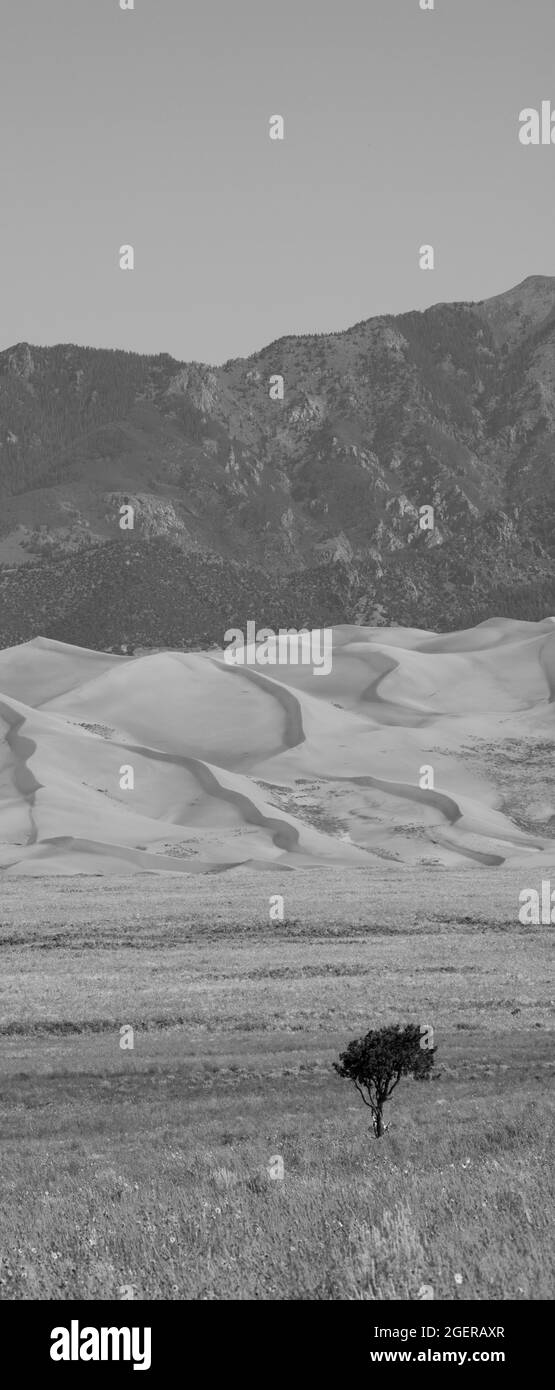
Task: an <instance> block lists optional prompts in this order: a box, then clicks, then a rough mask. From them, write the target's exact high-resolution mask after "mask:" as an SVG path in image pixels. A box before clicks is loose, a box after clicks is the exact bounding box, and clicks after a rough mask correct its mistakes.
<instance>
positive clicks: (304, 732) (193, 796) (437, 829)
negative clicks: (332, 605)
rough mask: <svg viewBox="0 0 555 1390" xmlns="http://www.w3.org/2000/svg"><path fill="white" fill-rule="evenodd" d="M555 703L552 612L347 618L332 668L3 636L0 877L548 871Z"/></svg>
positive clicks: (553, 837)
mask: <svg viewBox="0 0 555 1390" xmlns="http://www.w3.org/2000/svg"><path fill="white" fill-rule="evenodd" d="M554 703H555V623H554V621H553V619H551V618H547V619H546V620H545V621H544V622H541V623H525V622H513V621H511V620H509V619H501V618H494V619H491V620H490V621H489V622H486V623H482V624H480V625H479V626H478V627H476V628H473V629H470V630H468V631H465V632H458V633H449V634H446V635H437V634H433V633H429V632H424V631H419V630H417V629H406V630H403V629H399V628H391V629H389V628H361V627H338V628H336V629H335V630H334V638H333V664H332V669H331V671H330V673H329V675H325V676H323V675H319V676H315V675H314V672H313V670H312V668H311V667H309V666H303V665H297V664H294V663H293V662H291V661H289V662H288V663H286V664H280V665H275V666H272V665H267V666H250V667H249V666H247V667H240V666H239V667H233V666H229V665H227V664H226V662H225V661H224V658H223V653H222V652H210V653H183V652H158V653H152V654H150V655H145V656H139V657H117V656H112V655H110V654H106V653H101V652H92V651H91V652H89V651H86V650H85V649H83V648H78V647H71V646H67V645H66V644H64V643H62V642H53V641H49V640H47V639H45V638H37V639H36V640H35V641H33V642H28V643H26V644H24V645H23V646H20V647H15V648H10V649H8V650H5V651H0V871H2V872H3V873H5V874H9V875H14V874H52V873H64V874H67V873H93V874H105V873H120V874H121V873H135V872H155V873H164V872H168V871H171V872H185V873H219V872H224V871H228V870H230V869H233V868H234V867H238V866H241V865H246V864H248V865H250V866H254V867H257V868H260V869H265V868H267V869H271V868H272V866H275V865H276V864H277V863H279V864H280V866H281V867H284V868H290V869H294V868H295V867H300V866H303V867H307V866H313V867H315V868H317V867H318V866H319V865H322V864H330V863H332V864H333V863H337V864H346V865H348V864H351V865H352V866H353V867H357V868H360V867H365V866H369V865H370V864H371V863H372V862H373V863H375V862H376V859H377V858H378V859H382V860H384V861H390V862H392V863H393V862H401V863H405V864H407V865H410V864H419V863H420V864H421V863H430V862H433V863H437V864H443V865H445V866H458V867H461V866H462V867H464V866H465V865H466V866H468V868H470V869H475V868H476V866H478V865H487V866H492V865H498V864H503V863H511V864H514V863H526V864H535V865H537V866H538V872H539V870H540V869H541V867H542V865H548V864H549V863H550V862H551V863H553V862H554V861H555V777H554V776H553V766H554V758H553V754H554V751H555V742H554V729H555V714H554V710H553V705H554ZM538 767H539V768H540V776H541V782H542V801H541V814H540V815H536V817H535V820H533V821H532V822H531V821H530V817H529V815H528V811H527V807H528V804H529V803H530V802H533V799H534V791H535V781H536V780H537V777H538ZM425 768H432V769H433V785H429V777H428V776H427V775H426V774H425V773H424V772H423V769H425ZM126 769H127V770H129V769H132V774H133V786H132V787H131V786H126V785H125V779H127V781H129V780H130V777H129V771H126ZM515 770H516V776H512V780H511V776H510V775H509V774H511V775H512V774H513V773H515ZM122 781H123V783H124V785H123V786H122ZM423 782H424V785H422V783H423ZM384 868H385V863H384Z"/></svg>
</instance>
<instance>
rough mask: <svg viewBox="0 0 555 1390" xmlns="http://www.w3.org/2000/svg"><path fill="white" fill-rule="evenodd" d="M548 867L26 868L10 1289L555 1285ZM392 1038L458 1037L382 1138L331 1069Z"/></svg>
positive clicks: (439, 1294)
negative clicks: (274, 914) (196, 874)
mask: <svg viewBox="0 0 555 1390" xmlns="http://www.w3.org/2000/svg"><path fill="white" fill-rule="evenodd" d="M535 879H536V875H535V874H534V873H530V871H528V872H523V871H522V870H520V871H515V870H512V871H509V870H488V869H481V868H480V869H478V868H469V869H467V870H464V871H460V872H458V871H457V872H453V871H445V870H441V869H437V870H433V869H431V868H427V869H425V870H398V869H396V868H393V867H390V866H389V865H380V867H379V869H377V868H376V869H375V870H372V871H371V872H366V871H355V872H352V871H349V872H346V871H327V870H326V871H322V870H307V871H302V870H301V871H299V872H297V873H290V872H289V873H286V872H283V871H281V872H280V871H275V872H272V873H268V872H264V873H263V872H258V873H254V872H250V871H248V870H240V871H236V872H234V873H232V874H227V875H217V876H216V875H214V876H210V877H204V878H192V877H191V878H190V879H184V878H183V877H182V876H178V875H176V876H175V877H174V876H173V875H170V876H168V877H165V878H158V877H156V878H154V877H151V876H146V875H144V876H143V875H141V876H139V877H135V878H128V879H121V880H120V879H102V878H88V877H75V878H63V879H60V878H51V879H47V878H37V879H19V880H17V879H10V880H4V883H3V892H2V906H1V909H0V961H1V967H2V968H1V972H0V1178H1V1181H0V1298H2V1299H18V1300H19V1299H35V1298H38V1299H46V1298H55V1299H71V1298H85V1299H109V1298H114V1297H115V1298H117V1297H119V1298H122V1299H126V1298H131V1297H134V1298H147V1299H183V1298H185V1299H236V1298H240V1299H303V1300H304V1299H319V1300H322V1299H334V1300H335V1299H377V1300H384V1299H418V1297H419V1291H420V1290H421V1289H422V1286H423V1285H431V1286H432V1288H433V1293H434V1298H435V1299H439V1300H442V1299H460V1300H465V1299H469V1298H478V1299H483V1300H488V1299H512V1298H517V1299H546V1298H549V1297H551V1296H552V1294H553V1272H552V1266H551V1265H550V1253H549V1252H550V1227H551V1228H552V1223H553V1215H554V1208H555V1202H554V1194H553V1187H554V1177H553V1166H552V1161H551V1153H552V1146H553V1112H554V1100H553V1068H554V1060H555V1049H554V1046H553V1036H554V1035H553V1019H554V1009H553V1002H554V1001H553V994H554V991H555V985H554V984H553V974H552V951H553V946H552V940H553V936H552V933H553V928H552V927H551V928H550V927H547V926H539V927H530V926H523V925H521V924H520V923H519V921H518V894H519V891H520V889H521V888H522V887H524V886H528V885H529V886H534V885H535ZM552 882H554V883H555V869H554V872H553V873H552ZM536 886H538V887H539V883H538V884H537V885H536ZM276 893H281V894H282V895H283V897H284V900H285V920H284V921H283V922H279V921H272V922H271V921H270V920H269V899H270V895H272V894H276ZM391 1022H400V1023H406V1022H421V1023H427V1024H431V1025H432V1026H433V1028H434V1033H435V1037H434V1042H435V1045H436V1047H437V1049H438V1050H437V1054H436V1076H435V1078H434V1079H433V1080H432V1081H430V1082H428V1083H420V1084H418V1083H416V1082H413V1081H409V1080H404V1081H402V1082H401V1083H400V1085H399V1087H398V1088H397V1090H396V1091H395V1093H394V1096H393V1099H392V1101H391V1103H390V1105H389V1106H388V1107H387V1109H386V1116H385V1118H386V1120H387V1121H389V1122H390V1126H391V1127H390V1129H389V1131H388V1132H387V1133H386V1135H385V1136H384V1138H382V1139H381V1140H379V1141H378V1140H376V1139H375V1138H374V1137H373V1135H372V1134H371V1132H370V1126H369V1118H370V1117H369V1111H368V1110H366V1109H365V1107H364V1106H363V1104H362V1101H361V1100H360V1097H359V1096H358V1095H357V1093H356V1091H355V1089H354V1087H352V1086H351V1085H350V1083H349V1082H347V1081H345V1080H341V1079H340V1078H339V1077H338V1076H337V1075H336V1074H335V1072H334V1071H333V1068H332V1062H333V1061H334V1060H336V1059H337V1057H338V1054H339V1051H340V1050H341V1049H342V1048H343V1047H344V1046H345V1045H346V1043H347V1042H348V1041H349V1040H350V1039H351V1038H354V1037H358V1036H360V1035H361V1034H362V1033H364V1032H366V1031H367V1030H368V1029H369V1028H371V1027H372V1028H375V1027H379V1026H380V1025H381V1024H385V1023H391ZM126 1026H127V1027H131V1028H133V1030H134V1036H133V1042H134V1046H133V1048H122V1047H121V1046H120V1042H122V1041H125V1040H126V1039H125V1036H124V1037H123V1038H122V1037H121V1036H120V1029H121V1028H125V1027H126ZM277 1156H279V1157H280V1158H281V1159H282V1162H283V1177H282V1178H279V1177H278V1178H271V1177H270V1175H269V1171H268V1169H269V1166H270V1165H271V1160H272V1159H275V1158H276V1157H277ZM276 1167H277V1165H275V1164H274V1169H275V1168H276ZM420 1296H422V1295H421V1294H420Z"/></svg>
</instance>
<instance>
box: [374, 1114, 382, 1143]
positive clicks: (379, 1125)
mask: <svg viewBox="0 0 555 1390" xmlns="http://www.w3.org/2000/svg"><path fill="white" fill-rule="evenodd" d="M374 1130H375V1134H376V1138H377V1139H381V1136H382V1134H383V1114H382V1110H381V1108H380V1109H379V1110H377V1111H376V1118H375V1120H374Z"/></svg>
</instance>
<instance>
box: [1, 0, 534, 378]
mask: <svg viewBox="0 0 555 1390" xmlns="http://www.w3.org/2000/svg"><path fill="white" fill-rule="evenodd" d="M554 53H555V5H554V3H553V0H522V3H520V0H435V8H434V10H433V11H432V10H430V11H428V10H426V11H423V10H421V9H420V3H419V0H135V5H134V9H133V10H125V11H122V10H121V9H120V4H119V0H5V4H4V12H3V36H2V48H1V53H0V129H1V131H2V137H1V140H0V178H1V189H2V196H1V208H0V266H1V296H0V304H1V311H2V316H1V331H0V349H3V348H6V347H8V346H11V345H12V344H14V343H16V342H22V341H28V342H31V343H33V344H37V345H39V344H40V345H48V344H53V343H59V342H75V343H79V344H83V345H89V346H94V347H119V348H127V349H131V350H133V351H137V352H145V353H157V352H168V353H171V354H172V355H173V356H174V357H177V358H178V359H181V360H185V361H189V360H197V361H202V362H208V363H213V364H219V363H221V362H223V361H225V360H227V359H229V358H232V357H239V356H246V355H248V354H249V353H251V352H255V351H258V350H259V349H260V348H262V347H263V346H265V345H266V344H267V343H270V342H272V341H274V340H275V339H276V338H279V337H282V336H284V335H286V334H297V333H313V332H314V333H322V332H332V331H336V330H338V329H342V328H347V327H349V326H350V325H351V324H353V323H356V322H359V321H360V320H361V319H366V318H369V317H371V316H373V315H375V314H383V313H401V312H404V311H406V310H409V309H422V308H425V307H426V306H427V305H429V304H433V303H437V302H439V301H445V300H464V299H470V300H476V299H482V298H487V297H488V296H490V295H494V294H497V293H500V292H501V291H503V290H505V289H508V288H509V287H511V286H512V285H515V284H517V283H518V282H519V281H521V280H523V279H524V278H525V277H526V276H528V275H533V274H538V275H551V274H555V236H554V230H555V219H554V211H555V199H554V188H555V144H552V145H540V146H537V147H533V146H524V145H522V144H521V143H520V141H519V138H518V132H519V119H518V118H519V113H520V111H521V109H523V108H524V107H535V108H537V109H539V108H540V107H541V103H542V101H543V100H547V99H550V100H551V102H552V104H553V108H554V110H555V65H554V62H553V55H554ZM276 114H279V115H282V116H283V118H284V123H285V138H284V140H283V141H278V140H271V139H270V137H269V121H270V117H271V116H272V115H276ZM125 244H131V245H132V246H133V247H134V254H135V268H134V270H132V271H124V270H121V269H120V266H119V248H120V246H121V245H125ZM424 244H431V245H433V247H434V252H435V269H434V270H433V271H424V270H421V269H420V267H419V248H420V247H421V246H422V245H424Z"/></svg>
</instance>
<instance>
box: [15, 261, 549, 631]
mask: <svg viewBox="0 0 555 1390" xmlns="http://www.w3.org/2000/svg"><path fill="white" fill-rule="evenodd" d="M279 377H281V378H282V379H283V388H284V398H283V399H272V398H271V395H270V391H271V389H272V381H271V379H272V378H273V379H274V383H273V385H274V389H275V379H276V378H279ZM554 443H555V277H547V276H537V275H536V276H529V277H527V278H526V279H525V280H523V281H522V282H521V283H520V284H519V285H516V286H514V287H512V289H510V290H508V291H506V292H504V293H503V294H501V295H495V296H492V297H491V298H489V299H486V300H480V301H474V302H465V301H461V302H458V303H454V304H446V303H438V304H436V305H432V306H431V307H430V308H428V309H424V310H418V311H416V310H415V311H409V312H408V313H405V314H398V315H380V316H377V317H374V318H369V319H365V320H361V321H360V322H359V323H357V324H354V325H352V326H351V327H350V328H347V329H342V330H338V331H336V332H333V333H330V334H307V335H302V336H297V335H289V336H286V337H282V338H280V339H278V340H276V341H275V342H274V343H270V344H268V345H266V346H265V347H263V348H262V349H260V350H259V351H258V352H256V353H254V354H251V355H250V356H249V357H248V358H236V359H230V360H229V361H228V362H226V363H224V364H223V365H222V366H221V367H210V366H207V365H205V364H201V363H194V362H193V363H186V362H178V361H177V360H176V359H174V358H172V357H170V356H169V355H168V354H163V353H160V354H157V355H154V356H142V355H139V354H135V353H129V352H122V351H120V350H118V349H99V348H85V347H79V346H76V345H72V344H57V345H55V346H53V347H51V348H47V347H46V348H35V347H33V346H31V345H30V344H27V343H20V344H15V345H14V346H12V347H11V348H7V349H5V350H4V351H2V352H0V642H1V643H2V644H3V645H6V644H9V642H10V639H13V640H16V641H20V640H28V638H29V637H30V636H34V635H36V634H37V632H38V631H39V630H40V631H41V632H43V633H44V635H48V634H49V633H54V631H55V634H56V635H57V636H58V637H60V638H62V639H63V636H64V633H63V631H60V630H59V629H60V624H61V625H62V628H63V624H64V622H69V623H70V626H71V634H72V635H71V638H70V639H69V640H72V641H77V642H79V641H81V640H82V641H83V643H84V645H88V644H89V635H88V634H87V632H86V631H82V630H81V629H80V628H79V625H78V624H77V626H76V624H75V621H74V620H71V618H70V614H69V611H68V608H67V605H63V612H62V611H61V607H60V602H59V600H58V598H57V597H56V590H57V587H59V586H58V583H57V579H56V570H57V567H58V579H59V576H60V570H59V566H60V565H61V566H63V567H65V568H64V573H65V576H66V580H67V584H68V586H69V589H70V591H71V590H72V589H73V590H74V591H75V595H76V602H75V604H74V605H73V608H74V610H75V612H76V611H77V609H78V608H79V606H80V600H79V593H80V591H81V589H82V588H83V586H84V584H85V583H86V582H87V581H86V576H87V574H88V573H89V571H91V572H92V570H94V568H95V564H96V561H95V559H94V555H93V554H92V552H98V556H97V558H98V562H99V566H100V568H101V561H102V556H104V559H105V561H106V566H107V568H108V569H109V570H110V576H111V577H110V584H111V587H112V589H113V591H114V594H115V595H116V597H117V590H118V587H119V588H121V586H122V585H123V584H124V578H125V576H124V575H123V573H122V571H123V570H124V569H125V568H126V567H128V566H129V564H130V563H131V562H132V555H130V554H129V553H128V542H129V538H130V537H132V541H133V544H135V547H136V550H137V553H139V552H140V553H141V555H146V554H147V553H148V552H149V550H150V551H151V554H150V560H151V561H152V563H150V572H151V583H152V585H153V586H154V588H160V586H162V588H163V587H164V584H166V583H167V575H166V571H167V570H168V568H169V569H170V570H171V567H172V563H173V564H174V565H175V566H176V569H180V566H181V570H183V563H182V561H183V557H185V559H186V560H187V561H188V563H189V568H190V569H191V566H192V562H193V560H195V557H196V563H197V564H198V565H200V566H201V567H202V565H203V564H204V565H206V566H208V570H207V575H208V571H209V569H210V566H212V567H213V565H214V562H215V561H220V562H223V564H224V566H235V567H237V566H239V567H244V575H243V578H244V579H245V584H244V585H243V588H244V589H245V592H246V594H247V595H248V594H249V592H250V589H249V583H250V581H248V580H247V576H248V574H249V573H250V572H251V571H252V569H253V567H254V570H255V571H256V573H257V575H258V576H260V575H263V576H265V581H266V583H265V585H264V584H262V585H261V587H260V583H259V592H260V593H261V594H262V593H263V592H264V589H265V588H266V589H267V590H268V591H269V598H268V602H269V603H270V602H271V594H272V593H273V592H274V591H275V592H276V594H279V595H281V599H282V600H283V603H282V605H281V606H283V607H285V609H287V608H288V606H289V609H291V608H292V607H295V609H296V608H297V607H298V604H297V602H296V601H295V598H294V594H293V597H292V596H291V595H292V591H293V590H294V591H295V593H297V595H298V600H299V604H300V607H301V608H307V610H308V611H307V612H306V615H305V616H306V620H307V621H308V622H309V623H310V624H312V625H315V624H316V623H317V622H318V621H320V618H319V617H318V614H321V613H324V614H325V613H326V612H327V611H329V614H330V618H329V620H330V621H336V622H337V621H341V620H348V621H352V620H354V621H367V620H369V618H370V617H371V616H372V613H373V612H374V610H376V609H377V610H378V613H379V615H380V621H381V620H383V621H385V622H398V621H410V620H411V619H413V618H414V617H415V616H416V617H417V616H418V613H416V615H415V612H414V609H415V606H416V604H417V600H418V592H417V593H416V596H415V595H414V594H413V598H414V603H413V605H412V608H411V603H410V596H411V593H413V590H414V589H416V590H417V591H418V590H419V589H420V590H423V593H424V595H425V593H426V588H427V581H426V575H427V573H429V574H431V575H433V578H434V585H435V589H436V596H435V601H434V602H432V603H431V604H430V603H429V602H428V600H427V599H425V604H426V612H425V618H426V622H427V623H428V624H430V625H431V626H433V627H438V626H441V624H442V622H443V623H447V624H449V623H453V624H454V625H455V626H457V625H458V624H460V621H461V618H464V617H469V618H471V619H473V618H474V617H475V615H476V614H477V613H480V614H481V613H482V611H483V609H484V606H486V608H487V604H488V602H489V598H490V596H491V594H492V590H493V589H496V590H500V591H502V592H503V594H505V593H506V602H507V605H508V607H509V608H510V593H511V592H514V593H515V595H516V594H517V591H518V594H519V596H518V597H515V601H516V602H517V603H520V604H521V603H522V591H523V590H527V591H530V593H529V598H530V605H531V607H530V612H522V611H519V612H518V616H520V617H531V618H533V619H535V620H537V619H538V618H539V616H540V613H539V612H538V601H540V598H541V602H543V601H545V602H547V603H548V606H549V607H551V608H553V607H554V606H555V605H554V604H553V603H552V601H551V592H552V590H551V587H550V586H551V585H552V577H553V556H554V550H555V546H554V541H553V537H554V534H555V527H554V526H553V518H554V516H555V480H554V475H553V447H554ZM124 506H132V507H134V510H135V515H134V531H133V532H132V533H125V532H122V531H121V529H120V526H119V522H120V517H121V508H122V507H124ZM425 506H432V507H433V509H434V527H433V530H431V531H429V532H424V531H422V530H421V528H420V509H421V508H422V507H425ZM116 542H117V543H118V544H119V552H118V544H116ZM162 542H163V543H164V544H163V545H160V544H159V543H162ZM154 543H157V546H158V548H157V549H156V546H155V549H154V551H152V546H153V545H154ZM164 546H169V547H170V549H171V552H172V553H171V554H170V556H169V558H168V556H167V555H166V556H165V558H163V556H164ZM438 552H441V554H440V555H439V557H438ZM118 553H119V559H118ZM172 555H173V559H172ZM179 555H181V557H182V560H181V561H178V556H179ZM155 557H158V558H159V559H160V565H159V570H158V571H156V565H155V564H154V558H155ZM432 557H434V558H433V559H432ZM459 560H460V561H461V564H462V568H461V564H459ZM454 568H455V569H457V568H458V571H459V573H458V575H457V578H456V580H453V577H452V571H453V569H454ZM192 569H194V566H192ZM192 569H191V573H192ZM181 570H180V572H181ZM31 571H32V572H33V575H34V578H33V575H32V574H31ZM229 573H230V576H232V570H231V569H230V571H229ZM24 575H26V576H27V577H26V578H25V580H24V578H23V577H24ZM208 577H209V576H208ZM14 578H15V579H16V580H17V579H18V578H19V581H20V583H21V584H22V585H23V589H24V590H25V592H28V593H29V595H31V591H33V587H34V584H35V581H36V588H37V590H39V591H41V601H40V603H39V602H38V599H36V600H35V599H33V598H31V597H30V598H29V611H28V613H27V614H26V616H25V620H24V621H23V622H20V623H19V625H18V622H17V612H16V604H15V596H14V589H15V587H17V585H15V586H14V582H13V581H14ZM293 580H294V581H295V583H293ZM95 582H96V581H95ZM183 582H184V583H185V579H184V580H183ZM453 583H455V584H456V585H458V587H459V590H460V594H461V603H460V604H459V605H458V606H457V605H456V604H454V603H453V595H452V592H451V589H450V585H452V584H453ZM245 586H246V587H245ZM295 586H296V588H295ZM534 586H535V588H534ZM185 587H186V585H185ZM221 587H222V597H221V600H220V599H219V600H218V604H217V605H216V606H217V611H218V617H217V618H214V616H213V615H212V616H211V617H210V620H209V621H207V623H206V624H204V625H203V624H202V622H200V628H201V630H202V632H203V633H204V639H203V640H206V638H207V634H208V636H209V640H211V641H215V642H221V640H222V635H223V633H222V631H221V623H222V622H224V628H225V627H227V626H229V625H230V624H229V623H227V622H225V606H226V601H225V583H224V584H223V585H222V586H221ZM255 587H256V586H255ZM330 588H331V589H332V590H334V591H335V598H336V599H337V604H336V605H335V607H334V604H333V603H329V602H328V604H327V608H326V602H327V599H326V595H328V593H329V590H330ZM98 596H99V598H100V597H101V592H100V590H99V593H98ZM70 597H71V593H70ZM253 597H254V596H253ZM247 601H248V599H245V602H247ZM504 602H505V598H503V599H502V603H504ZM222 605H223V611H222ZM465 605H466V606H465ZM69 606H70V608H71V606H72V605H71V603H70V605H69ZM108 607H110V608H111V609H113V610H114V616H113V621H111V625H110V630H109V631H107V632H106V633H105V640H107V641H108V644H109V645H112V646H114V648H116V647H117V646H118V644H119V643H120V642H123V641H125V640H126V639H127V640H131V641H136V640H138V633H139V629H140V640H141V642H143V641H144V639H145V625H144V622H142V620H141V616H140V614H139V613H137V614H136V620H132V619H130V620H129V622H128V624H127V627H128V628H129V627H130V628H131V632H126V638H125V637H123V636H121V634H120V633H119V632H118V630H117V628H118V624H117V617H116V616H115V608H116V607H117V604H116V598H114V601H113V602H112V601H111V600H110V601H109V602H108ZM208 607H209V605H208ZM332 610H333V611H332ZM532 610H533V611H532ZM503 611H504V610H503ZM220 612H221V619H220V616H219V615H220ZM401 614H402V615H403V616H401ZM507 615H508V616H511V614H510V612H509V613H508V614H507ZM247 616H252V613H250V614H249V615H247ZM74 617H75V614H74ZM260 620H261V621H264V614H261V618H260ZM83 621H84V620H83ZM289 621H290V622H293V617H292V616H291V617H290V618H289ZM286 622H287V616H286ZM197 626H198V624H197ZM133 629H136V631H135V632H134V630H133ZM212 629H214V630H212ZM67 630H68V632H69V627H68V629H67ZM171 630H172V635H173V638H174V640H175V637H176V633H175V631H174V628H172V629H171ZM122 631H123V629H122ZM14 634H15V637H14ZM147 636H148V634H147ZM177 636H179V634H177ZM182 640H183V642H188V641H190V640H193V634H192V632H187V631H184V632H183V634H182Z"/></svg>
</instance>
